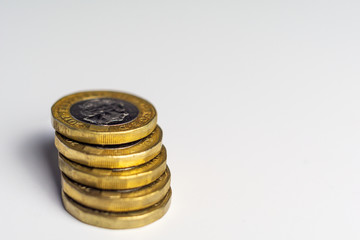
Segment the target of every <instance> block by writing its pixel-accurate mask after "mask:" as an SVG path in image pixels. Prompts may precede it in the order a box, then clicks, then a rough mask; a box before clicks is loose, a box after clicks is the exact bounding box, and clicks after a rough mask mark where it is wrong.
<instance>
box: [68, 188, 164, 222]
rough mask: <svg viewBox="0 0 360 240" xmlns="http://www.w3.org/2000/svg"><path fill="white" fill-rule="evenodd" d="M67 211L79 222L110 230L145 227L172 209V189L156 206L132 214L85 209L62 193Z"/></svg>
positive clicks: (131, 212)
mask: <svg viewBox="0 0 360 240" xmlns="http://www.w3.org/2000/svg"><path fill="white" fill-rule="evenodd" d="M62 199H63V204H64V207H65V209H66V210H67V211H68V212H69V213H70V214H71V215H72V216H74V217H75V218H77V219H78V220H80V221H82V222H84V223H87V224H90V225H94V226H98V227H103V228H110V229H128V228H136V227H141V226H145V225H147V224H150V223H152V222H154V221H156V220H158V219H160V218H161V217H162V216H164V215H165V213H166V212H167V210H168V209H169V207H170V202H171V188H170V189H169V191H168V193H167V194H166V196H165V197H164V198H163V199H162V200H161V201H160V202H158V203H156V204H155V205H152V206H151V207H148V208H145V209H143V210H137V211H130V212H105V211H99V210H95V209H92V208H88V207H85V206H83V205H80V204H79V203H77V202H75V201H74V200H73V199H71V198H70V197H69V196H67V195H66V193H64V192H62Z"/></svg>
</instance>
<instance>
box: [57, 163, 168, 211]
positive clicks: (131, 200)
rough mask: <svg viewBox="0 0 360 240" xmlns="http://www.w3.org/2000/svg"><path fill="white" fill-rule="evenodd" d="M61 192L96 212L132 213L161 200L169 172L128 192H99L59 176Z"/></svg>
mask: <svg viewBox="0 0 360 240" xmlns="http://www.w3.org/2000/svg"><path fill="white" fill-rule="evenodd" d="M61 183H62V187H63V191H64V192H65V193H66V194H67V195H68V196H69V197H71V198H72V199H74V200H75V201H76V202H78V203H80V204H82V205H84V206H87V207H90V208H94V209H98V210H103V211H109V212H121V211H123V212H124V211H134V210H139V209H144V208H147V207H150V206H151V205H154V204H155V203H157V202H159V201H160V200H161V199H163V198H164V197H165V195H166V193H167V192H168V190H169V188H170V170H169V168H166V171H165V172H164V174H163V175H161V176H160V177H159V178H158V179H156V181H155V182H152V183H150V184H149V185H146V186H144V187H140V188H135V189H129V190H100V189H96V188H91V187H87V186H84V185H82V184H79V183H77V182H74V181H73V180H71V179H69V178H68V177H66V176H65V175H64V174H62V176H61Z"/></svg>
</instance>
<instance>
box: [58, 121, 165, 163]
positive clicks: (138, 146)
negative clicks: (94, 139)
mask: <svg viewBox="0 0 360 240" xmlns="http://www.w3.org/2000/svg"><path fill="white" fill-rule="evenodd" d="M161 140H162V131H161V129H160V127H159V126H158V127H156V128H155V130H154V131H153V132H152V133H150V135H148V136H147V137H145V138H143V139H141V140H138V141H136V142H132V143H127V144H121V145H105V146H103V145H92V144H86V143H80V142H77V141H74V140H71V139H69V138H67V137H65V136H62V135H60V134H59V133H56V134H55V146H56V147H57V149H58V150H59V152H60V153H61V154H62V155H64V156H65V157H67V158H69V159H71V160H72V161H74V162H77V163H80V164H83V165H87V166H90V167H98V168H126V167H133V166H137V165H140V164H143V163H146V162H148V161H149V160H151V159H153V158H154V157H155V156H157V155H158V154H159V153H160V151H161Z"/></svg>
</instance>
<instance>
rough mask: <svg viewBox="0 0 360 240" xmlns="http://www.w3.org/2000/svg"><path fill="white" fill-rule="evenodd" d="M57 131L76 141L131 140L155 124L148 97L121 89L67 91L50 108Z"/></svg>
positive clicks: (93, 142) (109, 142) (105, 142)
mask: <svg viewBox="0 0 360 240" xmlns="http://www.w3.org/2000/svg"><path fill="white" fill-rule="evenodd" d="M51 112H52V124H53V127H54V128H55V130H56V131H57V132H59V133H60V134H62V135H64V136H66V137H68V138H70V139H74V140H77V141H79V142H85V143H91V144H100V145H113V144H123V143H128V142H133V141H136V140H139V139H141V138H144V137H146V136H147V135H149V134H150V133H151V132H152V131H153V130H154V129H155V127H156V121H157V116H156V110H155V108H154V106H153V105H152V104H151V103H149V102H148V101H146V100H144V99H142V98H139V97H136V96H133V95H130V94H127V93H121V92H111V91H90V92H79V93H74V94H71V95H68V96H66V97H63V98H61V99H60V100H59V101H57V102H56V103H55V104H54V105H53V106H52V108H51Z"/></svg>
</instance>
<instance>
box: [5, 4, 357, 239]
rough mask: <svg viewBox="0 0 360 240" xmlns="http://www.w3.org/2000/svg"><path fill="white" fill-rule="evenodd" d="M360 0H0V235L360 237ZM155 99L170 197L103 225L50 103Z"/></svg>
mask: <svg viewBox="0 0 360 240" xmlns="http://www.w3.org/2000/svg"><path fill="white" fill-rule="evenodd" d="M359 13H360V2H359V1H355V0H354V1H317V0H311V1H310V0H309V1H308V0H301V1H285V0H284V1H265V0H264V1H256V0H255V1H250V0H249V1H225V0H222V1H193V0H192V1H187V0H183V1H169V0H168V1H155V0H154V1H136V0H134V1H35V0H34V1H15V0H12V1H0V84H1V85H0V106H1V114H0V116H1V120H0V123H1V124H0V133H1V135H0V150H1V158H0V159H1V160H0V161H1V165H0V166H1V167H0V181H1V198H0V210H1V217H0V228H1V235H2V236H1V239H26V238H27V239H127V240H128V239H157V240H159V239H167V240H169V239H182V240H183V239H244V240H253V239H259V240H264V239H274V240H282V239H283V240H289V239H299V240H303V239H316V240H317V239H347V240H348V239H359V238H360V228H359V226H360V174H359V173H360V161H359V160H360V147H359V146H360V113H359V105H360V94H359V90H360V78H359V76H360V67H359V66H360V14H359ZM89 89H90V90H91V89H111V90H119V91H126V92H131V93H134V94H136V95H139V96H142V97H144V98H146V99H148V100H149V101H151V102H152V103H153V104H154V105H155V107H156V108H157V110H158V114H159V124H160V126H161V127H162V128H163V130H164V143H165V145H166V147H167V149H168V154H169V155H168V156H169V158H168V164H169V166H170V169H171V171H172V188H173V201H172V205H171V208H170V210H169V212H168V213H167V214H166V215H165V217H164V218H162V219H161V220H159V221H157V222H156V223H153V224H151V225H148V226H146V227H143V228H139V229H134V230H107V229H101V228H97V227H93V226H89V225H86V224H83V223H81V222H79V221H77V220H76V219H75V218H73V217H71V216H70V215H69V214H68V213H67V212H66V211H65V210H64V209H63V206H62V204H61V200H60V195H59V194H60V188H59V173H58V170H57V165H56V164H57V163H56V160H57V159H56V150H55V148H54V147H53V135H54V133H53V130H52V128H51V125H50V107H51V105H52V104H53V103H54V102H55V101H56V100H57V99H59V98H60V97H62V96H64V95H67V94H69V93H72V92H75V91H79V90H89Z"/></svg>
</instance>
